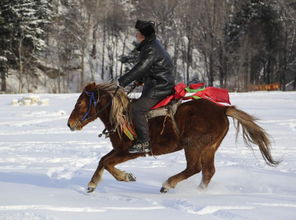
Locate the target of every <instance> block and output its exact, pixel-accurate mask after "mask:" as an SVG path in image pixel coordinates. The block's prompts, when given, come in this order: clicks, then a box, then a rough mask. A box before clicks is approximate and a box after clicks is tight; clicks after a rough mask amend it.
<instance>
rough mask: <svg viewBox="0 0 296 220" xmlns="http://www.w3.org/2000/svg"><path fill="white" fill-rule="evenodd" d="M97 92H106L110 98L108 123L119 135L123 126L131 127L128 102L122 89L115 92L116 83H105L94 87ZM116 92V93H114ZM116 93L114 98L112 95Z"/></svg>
mask: <svg viewBox="0 0 296 220" xmlns="http://www.w3.org/2000/svg"><path fill="white" fill-rule="evenodd" d="M96 87H97V90H98V91H99V90H103V91H105V92H107V93H108V94H109V95H110V96H111V98H112V105H111V112H110V118H109V120H110V123H111V125H113V126H114V127H115V128H118V127H119V128H120V129H117V131H118V132H119V134H120V133H121V132H120V131H122V129H123V127H124V126H128V127H131V124H132V123H131V119H130V116H129V104H130V100H129V98H128V96H127V94H126V93H125V91H124V90H123V89H122V88H119V89H118V90H117V85H116V83H113V82H105V83H100V84H97V85H96ZM116 90H117V91H116ZM115 92H116V94H115V96H114V93H115Z"/></svg>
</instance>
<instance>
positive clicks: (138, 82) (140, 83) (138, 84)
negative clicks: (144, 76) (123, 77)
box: [134, 81, 144, 86]
mask: <svg viewBox="0 0 296 220" xmlns="http://www.w3.org/2000/svg"><path fill="white" fill-rule="evenodd" d="M134 84H135V85H136V86H143V85H144V83H143V82H140V81H135V83H134Z"/></svg>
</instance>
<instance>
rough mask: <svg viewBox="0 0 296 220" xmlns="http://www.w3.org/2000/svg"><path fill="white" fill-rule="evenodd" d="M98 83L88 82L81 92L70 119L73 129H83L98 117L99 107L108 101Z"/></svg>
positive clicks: (69, 125) (69, 122)
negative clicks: (100, 90)
mask: <svg viewBox="0 0 296 220" xmlns="http://www.w3.org/2000/svg"><path fill="white" fill-rule="evenodd" d="M99 93H100V92H99V90H98V88H97V85H96V83H90V84H88V85H87V86H86V87H85V88H84V90H83V91H82V93H81V94H80V96H79V98H78V99H77V102H76V104H75V107H74V109H73V111H72V113H71V115H70V117H69V119H68V127H69V128H70V129H71V130H72V131H75V130H81V129H82V128H83V127H84V126H85V125H87V124H88V123H89V122H92V121H94V120H95V119H97V117H98V114H97V109H98V107H99V106H102V105H103V104H105V103H106V102H107V100H106V96H105V97H103V94H104V93H102V94H99Z"/></svg>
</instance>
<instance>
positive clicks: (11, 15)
mask: <svg viewBox="0 0 296 220" xmlns="http://www.w3.org/2000/svg"><path fill="white" fill-rule="evenodd" d="M0 7H1V16H2V20H0V22H1V21H2V23H4V24H5V25H4V26H2V25H1V28H0V30H1V32H4V33H5V34H4V35H2V34H1V37H0V38H1V39H0V42H1V45H0V46H1V51H2V52H1V53H5V54H7V56H6V58H7V59H8V63H9V67H11V68H15V69H18V72H19V75H18V77H19V81H20V84H19V85H20V86H19V92H21V91H22V87H23V76H24V74H25V69H26V68H30V69H32V68H33V66H34V61H35V60H36V57H37V56H36V55H37V54H38V52H39V51H41V50H42V49H43V48H44V47H45V46H46V45H45V42H44V30H43V28H44V25H45V24H46V23H48V22H49V21H50V19H51V16H50V10H51V8H50V3H48V2H47V1H45V0H37V1H35V0H1V4H0ZM3 51H4V52H3Z"/></svg>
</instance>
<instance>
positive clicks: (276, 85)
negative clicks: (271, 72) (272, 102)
mask: <svg viewBox="0 0 296 220" xmlns="http://www.w3.org/2000/svg"><path fill="white" fill-rule="evenodd" d="M280 88H281V86H280V84H279V83H272V84H265V85H252V86H250V89H251V90H257V91H272V90H279V89H280Z"/></svg>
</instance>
